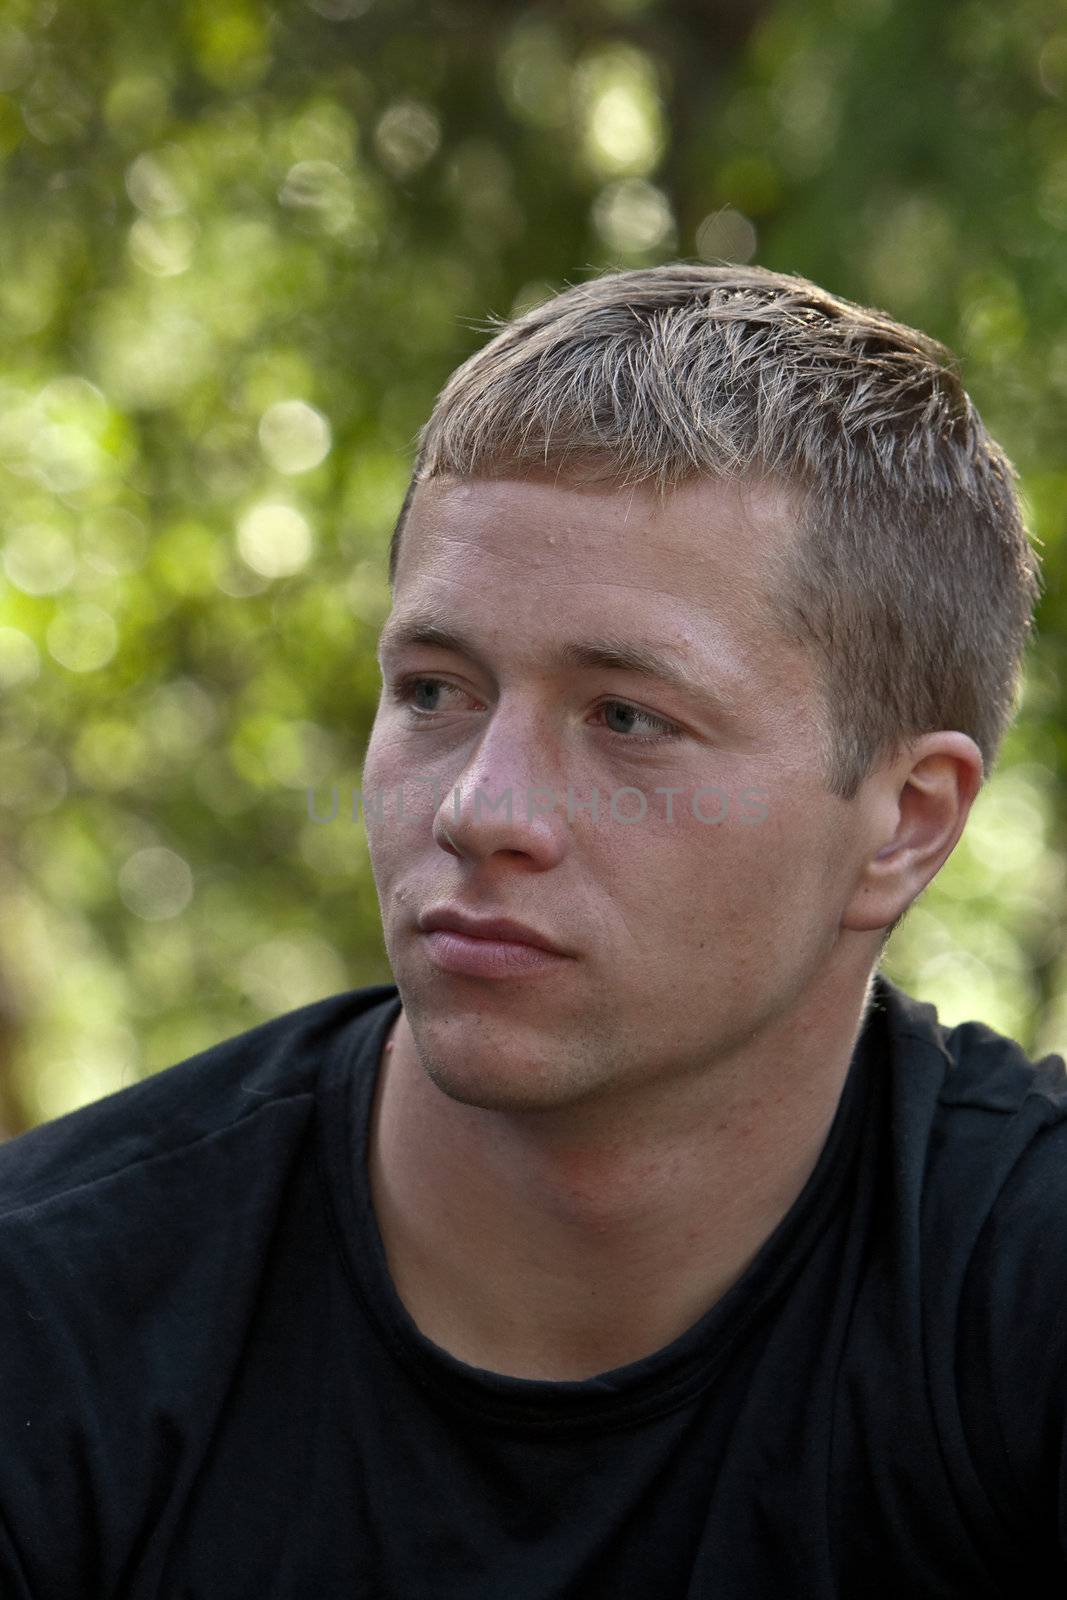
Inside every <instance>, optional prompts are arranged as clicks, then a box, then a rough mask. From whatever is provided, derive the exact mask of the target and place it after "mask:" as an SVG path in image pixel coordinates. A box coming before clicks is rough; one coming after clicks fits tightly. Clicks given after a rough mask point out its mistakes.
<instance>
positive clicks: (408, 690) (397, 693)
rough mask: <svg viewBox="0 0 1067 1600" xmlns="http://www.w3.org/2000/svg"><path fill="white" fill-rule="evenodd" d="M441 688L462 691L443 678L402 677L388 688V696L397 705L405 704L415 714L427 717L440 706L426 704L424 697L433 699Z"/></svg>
mask: <svg viewBox="0 0 1067 1600" xmlns="http://www.w3.org/2000/svg"><path fill="white" fill-rule="evenodd" d="M441 689H452V690H453V691H454V692H455V693H456V694H460V693H461V692H462V691H461V690H459V689H456V687H455V685H454V684H451V683H446V682H445V681H444V679H443V678H426V677H422V678H403V679H401V681H400V682H399V683H396V684H394V685H393V687H392V688H391V689H390V691H389V694H390V698H391V699H392V700H394V701H395V702H396V703H397V704H398V705H404V706H407V707H408V709H409V710H410V711H412V712H413V713H414V714H415V715H416V716H421V717H429V716H432V715H433V714H434V712H435V711H439V710H440V709H441V708H440V706H438V705H436V704H431V705H427V704H425V699H426V698H429V699H431V700H432V699H433V697H434V695H436V694H437V692H438V691H439V690H441Z"/></svg>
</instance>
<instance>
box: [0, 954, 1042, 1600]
mask: <svg viewBox="0 0 1067 1600" xmlns="http://www.w3.org/2000/svg"><path fill="white" fill-rule="evenodd" d="M399 1005H400V1002H399V999H398V996H397V991H396V990H395V988H392V987H389V986H379V987H375V988H370V989H362V990H356V991H352V992H350V993H346V994H341V995H336V996H333V997H331V998H330V999H327V1000H323V1001H320V1002H317V1003H316V1004H314V1005H310V1006H304V1007H302V1008H301V1009H300V1010H298V1011H293V1012H290V1013H288V1014H287V1015H285V1016H282V1017H278V1018H276V1019H275V1020H273V1021H271V1022H267V1023H265V1024H262V1025H261V1026H259V1027H257V1028H254V1029H252V1030H251V1031H250V1032H248V1033H245V1034H243V1035H241V1036H240V1037H239V1038H235V1039H230V1040H227V1041H225V1042H224V1043H221V1044H219V1045H217V1046H215V1047H214V1048H212V1049H210V1050H207V1051H205V1052H203V1053H202V1054H200V1055H198V1056H195V1057H193V1058H191V1059H190V1060H188V1061H185V1062H182V1063H180V1064H179V1065H177V1066H175V1067H171V1068H169V1069H167V1070H166V1071H164V1072H161V1073H157V1074H156V1075H155V1076H153V1077H151V1078H148V1079H146V1080H145V1081H144V1082H142V1083H138V1084H134V1085H132V1086H130V1087H128V1088H125V1089H122V1090H120V1091H119V1092H118V1093H116V1094H113V1095H110V1096H108V1097H107V1098H106V1099H103V1100H100V1101H98V1102H96V1103H95V1104H94V1105H91V1106H87V1107H85V1108H83V1109H81V1110H79V1111H76V1112H73V1113H72V1114H70V1115H69V1116H65V1117H61V1118H59V1119H57V1120H56V1121H54V1122H51V1123H48V1124H45V1125H44V1126H42V1127H40V1128H37V1129H34V1130H33V1131H32V1132H30V1133H27V1134H23V1135H22V1136H21V1137H20V1138H18V1139H15V1140H13V1141H11V1142H10V1143H9V1144H7V1145H6V1146H4V1147H3V1148H2V1149H0V1290H2V1292H0V1595H2V1597H3V1600H28V1597H30V1596H32V1597H33V1600H112V1597H114V1600H118V1597H122V1600H156V1597H160V1600H272V1597H278V1600H334V1597H337V1600H340V1597H342V1596H343V1597H345V1600H356V1597H371V1596H375V1597H378V1596H381V1597H390V1600H623V1597H625V1600H641V1597H645V1596H648V1597H649V1600H681V1597H683V1596H686V1597H697V1596H699V1597H715V1600H763V1597H768V1600H772V1597H773V1600H787V1597H788V1600H794V1597H797V1600H800V1597H802V1600H830V1597H857V1600H860V1597H862V1600H870V1597H872V1596H886V1597H889V1596H892V1597H893V1600H905V1597H906V1600H916V1597H929V1596H958V1597H966V1600H984V1597H986V1596H994V1595H996V1596H1011V1597H1012V1600H1016V1597H1018V1596H1026V1597H1027V1600H1041V1597H1044V1596H1050V1597H1051V1596H1053V1595H1055V1596H1057V1600H1060V1597H1062V1595H1063V1594H1064V1592H1065V1577H1067V1559H1065V1552H1067V1448H1065V1441H1067V1416H1065V1410H1067V1312H1065V1309H1064V1301H1065V1288H1067V1076H1065V1071H1064V1066H1063V1062H1062V1061H1061V1060H1060V1059H1059V1058H1058V1057H1048V1058H1046V1059H1045V1060H1044V1061H1043V1062H1040V1063H1038V1064H1037V1065H1036V1066H1034V1065H1032V1064H1031V1063H1030V1062H1029V1061H1028V1060H1027V1059H1026V1057H1025V1056H1024V1055H1023V1053H1022V1052H1021V1050H1020V1049H1019V1048H1018V1046H1017V1045H1015V1044H1013V1043H1012V1042H1011V1041H1010V1040H1007V1039H1005V1038H1002V1037H1001V1036H999V1035H997V1034H995V1033H993V1032H991V1031H990V1030H989V1029H987V1028H985V1027H983V1026H981V1025H979V1024H975V1023H968V1024H966V1025H964V1026H962V1027H958V1028H955V1029H951V1030H950V1029H948V1028H945V1027H942V1026H940V1025H939V1024H938V1022H937V1019H936V1014H935V1012H934V1011H933V1009H932V1008H931V1007H929V1006H925V1005H922V1004H919V1003H917V1002H915V1001H913V1000H911V999H909V998H908V997H907V996H905V995H903V994H902V993H901V992H900V991H899V990H897V989H895V988H894V987H893V986H892V985H891V984H889V983H888V982H887V981H886V980H885V979H884V978H882V977H879V978H877V979H876V983H875V989H874V997H873V1002H872V1005H871V1008H870V1010H869V1013H868V1015H867V1019H866V1022H865V1026H864V1030H863V1033H862V1035H861V1038H860V1042H859V1044H858V1046H857V1049H856V1052H855V1055H854V1058H853V1062H852V1065H851V1068H850V1071H849V1076H848V1079H847V1082H846V1086H845V1089H844V1093H843V1095H842V1098H841V1101H840V1104H839V1107H838V1110H837V1113H836V1116H835V1119H834V1122H833V1126H832V1128H831V1131H830V1134H829V1137H828V1139H827V1142H826V1144H825V1146H824V1148H823V1150H822V1153H821V1156H820V1159H819V1161H818V1163H817V1165H816V1168H815V1170H814V1172H813V1173H812V1175H811V1177H810V1179H809V1181H808V1183H807V1185H806V1186H805V1188H804V1190H803V1192H802V1193H801V1195H800V1196H799V1198H798V1199H797V1201H796V1203H795V1204H794V1205H793V1206H792V1207H791V1209H790V1210H789V1212H788V1214H787V1215H786V1216H785V1217H784V1219H783V1220H782V1222H781V1223H780V1224H779V1226H778V1227H777V1228H776V1229H775V1230H774V1232H773V1233H772V1234H771V1235H770V1237H769V1238H768V1239H767V1240H766V1242H765V1244H764V1245H763V1247H762V1249H761V1250H760V1251H759V1253H758V1254H757V1256H756V1257H755V1259H754V1260H753V1261H752V1263H751V1264H750V1266H749V1267H748V1269H747V1270H746V1271H745V1273H744V1274H743V1276H742V1277H741V1278H740V1279H739V1280H738V1282H737V1283H736V1284H735V1285H734V1287H733V1288H732V1289H731V1290H730V1291H729V1292H728V1293H727V1294H726V1295H725V1296H724V1297H723V1298H722V1299H720V1300H719V1302H718V1303H717V1304H716V1305H714V1306H713V1307H712V1308H711V1310H709V1311H708V1312H707V1314H706V1315H705V1316H703V1317H702V1318H701V1319H700V1320H699V1321H698V1322H697V1323H696V1324H695V1325H694V1326H693V1327H691V1328H690V1329H689V1330H688V1331H687V1332H685V1333H684V1334H682V1335H681V1337H680V1338H678V1339H676V1340H675V1341H674V1342H673V1343H671V1344H670V1345H668V1346H666V1347H665V1348H664V1349H662V1350H660V1351H658V1352H657V1353H656V1354H654V1355H652V1356H649V1357H648V1358H646V1359H644V1360H641V1361H637V1362H634V1363H632V1364H630V1365H627V1366H624V1367H620V1368H617V1369H615V1370H614V1371H611V1372H606V1373H603V1374H601V1375H600V1376H598V1377H594V1378H590V1379H587V1380H583V1381H580V1382H549V1381H543V1380H539V1379H528V1378H516V1377H511V1376H505V1375H501V1374H494V1373H490V1372H485V1371H483V1370H481V1369H478V1368H474V1367H471V1366H468V1365H467V1364H465V1363H464V1362H462V1361H459V1360H457V1359H456V1358H455V1357H453V1356H451V1355H449V1354H448V1352H446V1351H444V1350H442V1349H441V1348H440V1347H438V1346H437V1345H435V1344H433V1343H432V1342H431V1341H430V1340H428V1339H427V1338H425V1337H424V1336H423V1335H422V1334H421V1333H420V1332H419V1330H418V1329H417V1327H416V1326H415V1324H414V1322H413V1321H412V1319H411V1318H410V1316H409V1315H408V1314H407V1312H406V1311H405V1309H404V1307H403V1305H402V1303H401V1301H400V1299H399V1297H398V1296H397V1294H396V1291H395V1289H394V1287H393V1284H392V1281H391V1279H390V1277H389V1273H388V1268H387V1265H386V1261H385V1256H384V1252H383V1248H382V1243H381V1237H380V1234H379V1232H378V1228H377V1224H376V1221H375V1217H374V1211H373V1207H372V1203H371V1197H370V1188H369V1180H368V1175H367V1164H366V1140H367V1130H368V1120H369V1112H370V1107H371V1099H372V1093H373V1088H374V1081H375V1076H376V1072H377V1069H378V1062H379V1058H380V1051H381V1046H382V1043H383V1041H384V1039H385V1036H386V1033H387V1030H388V1028H389V1026H390V1024H391V1023H392V1021H393V1020H394V1018H395V1017H396V1015H397V1013H398V1010H399Z"/></svg>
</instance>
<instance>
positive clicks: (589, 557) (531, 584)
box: [396, 474, 793, 639]
mask: <svg viewBox="0 0 1067 1600" xmlns="http://www.w3.org/2000/svg"><path fill="white" fill-rule="evenodd" d="M790 509H791V507H790V502H789V499H788V497H787V495H786V493H785V492H783V491H782V490H781V489H780V488H779V486H777V485H775V484H771V483H767V484H764V483H752V482H747V481H735V482H730V483H721V482H719V481H715V480H709V479H699V480H692V481H690V482H687V483H685V484H682V485H680V486H679V487H678V488H676V489H674V490H672V491H671V492H670V493H669V494H668V495H667V496H666V498H665V499H662V500H661V499H660V498H659V497H658V496H657V495H656V494H655V493H654V491H653V490H652V488H651V487H650V486H648V485H637V486H630V487H626V488H623V487H619V486H616V485H612V484H598V485H588V484H572V483H570V482H569V481H566V480H561V479H558V478H557V477H555V476H552V475H536V474H535V475H532V476H530V477H523V478H521V479H519V478H514V479H506V478H493V479H457V478H435V479H432V480H430V481H429V482H427V483H423V484H420V485H419V487H418V489H417V491H416V493H415V495H414V496H413V497H412V502H411V507H410V511H409V517H408V522H407V525H406V527H405V531H404V536H403V539H402V541H401V550H400V562H399V564H398V569H397V594H396V599H397V601H398V603H399V601H400V599H401V596H402V595H406V596H410V598H412V599H415V598H416V596H417V594H418V592H419V591H421V590H424V586H425V581H427V580H428V581H429V582H430V584H431V587H432V588H433V589H434V590H436V588H437V585H438V582H439V580H440V579H442V578H444V579H445V580H446V581H448V580H450V579H451V578H452V577H453V576H454V577H455V579H456V581H458V582H460V583H462V584H464V585H465V586H466V585H471V586H472V587H473V588H474V589H482V588H483V587H484V589H485V590H486V591H489V590H491V589H492V588H493V587H494V586H496V585H498V584H501V585H502V584H507V583H509V582H510V583H514V584H515V585H516V590H515V593H514V596H513V603H514V604H516V605H518V604H523V603H524V601H526V602H530V601H534V602H535V603H540V604H545V605H549V606H552V607H553V608H556V607H559V608H561V609H562V610H566V611H571V610H573V609H574V608H575V607H576V606H577V605H578V604H579V602H580V601H581V599H582V597H583V593H585V594H586V596H587V598H588V601H589V603H590V604H591V605H593V606H594V607H595V608H596V614H597V620H598V621H599V622H611V621H613V620H614V622H615V623H616V624H617V626H618V627H619V628H622V629H623V630H624V631H625V632H626V633H627V634H630V635H632V634H633V633H634V630H635V626H636V628H637V631H638V632H641V631H649V630H650V631H651V633H652V634H653V635H656V636H660V637H668V638H669V637H670V636H671V634H672V633H677V632H680V633H682V634H683V635H684V634H685V633H686V632H687V631H689V630H690V629H695V630H697V632H699V633H701V634H703V633H704V632H705V630H706V629H707V628H708V626H709V625H710V624H714V623H716V622H719V623H722V624H726V623H727V622H730V623H732V626H731V627H728V629H727V631H730V632H736V631H737V630H739V629H740V630H742V631H744V632H745V633H746V634H749V635H752V636H756V635H758V636H760V638H761V639H762V638H764V637H765V636H766V634H767V633H768V632H773V633H777V632H778V630H779V621H778V616H779V614H778V609H777V607H776V605H775V603H774V596H775V595H777V594H780V593H781V592H782V584H783V580H784V578H785V575H786V567H787V561H788V551H789V548H790V545H791V540H792V537H793V527H792V526H791V518H790V515H789V513H790ZM420 579H422V580H423V581H422V582H420ZM520 586H521V587H520ZM581 631H582V632H583V633H586V632H588V631H589V629H588V627H587V626H585V625H583V627H582V629H581ZM595 631H597V632H599V631H600V629H599V628H597V629H596V630H595Z"/></svg>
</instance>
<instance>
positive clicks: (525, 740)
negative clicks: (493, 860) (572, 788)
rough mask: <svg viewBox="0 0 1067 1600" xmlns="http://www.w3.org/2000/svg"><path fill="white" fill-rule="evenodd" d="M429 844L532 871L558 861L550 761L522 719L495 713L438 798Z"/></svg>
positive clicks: (562, 834) (557, 803) (560, 818)
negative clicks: (512, 859) (500, 857)
mask: <svg viewBox="0 0 1067 1600" xmlns="http://www.w3.org/2000/svg"><path fill="white" fill-rule="evenodd" d="M433 832H434V838H435V839H436V840H437V843H438V844H439V845H440V846H441V848H442V849H443V850H449V851H450V852H451V853H452V854H455V855H459V856H465V857H468V858H469V859H471V860H480V859H483V858H485V857H487V856H490V855H494V854H496V853H497V852H500V851H503V852H507V853H509V854H512V855H520V856H526V857H528V858H529V859H530V861H531V862H532V863H534V864H536V865H538V866H541V867H542V868H544V867H550V866H552V865H554V864H555V862H556V861H558V860H559V859H560V857H561V856H562V854H563V851H564V850H565V848H566V840H567V836H568V818H567V796H566V791H565V786H563V785H562V782H561V775H560V770H559V761H558V759H553V758H552V754H551V749H550V742H549V740H548V739H547V738H546V737H545V736H544V735H543V734H540V735H539V734H538V730H537V729H536V727H535V726H534V725H533V722H532V719H531V718H530V717H529V715H523V714H522V713H520V712H513V713H511V714H510V715H509V716H508V717H507V719H506V720H505V719H504V718H503V716H502V715H501V713H499V712H498V713H497V714H496V716H495V717H494V719H493V721H492V722H491V723H490V725H489V726H488V727H487V728H486V730H485V732H484V733H483V736H482V738H481V739H480V741H479V743H478V748H477V750H476V751H475V752H474V754H473V755H472V756H471V759H470V760H469V761H468V763H467V765H466V766H465V767H464V769H463V771H462V772H461V773H460V774H459V776H458V777H457V778H456V780H455V782H454V783H453V785H452V787H451V789H450V790H449V792H448V793H447V794H445V795H444V796H443V797H442V801H441V804H440V806H439V807H438V809H437V812H436V814H435V816H434V825H433Z"/></svg>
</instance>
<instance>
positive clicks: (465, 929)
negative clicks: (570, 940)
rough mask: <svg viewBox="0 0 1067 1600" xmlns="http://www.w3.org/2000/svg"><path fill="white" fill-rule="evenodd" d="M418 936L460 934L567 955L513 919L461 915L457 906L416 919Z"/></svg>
mask: <svg viewBox="0 0 1067 1600" xmlns="http://www.w3.org/2000/svg"><path fill="white" fill-rule="evenodd" d="M419 929H420V931H421V932H422V933H435V932H446V933H456V934H461V935H462V936H463V937H464V938H466V939H488V940H493V941H495V942H496V943H498V944H519V945H528V946H531V947H532V948H533V949H535V950H547V951H549V952H550V953H551V954H553V955H557V956H563V955H566V954H567V953H568V952H567V951H566V950H564V949H563V947H562V946H561V945H559V944H557V943H556V942H555V940H553V939H550V938H549V937H548V935H547V934H543V933H540V932H539V931H538V930H537V929H536V928H531V927H528V926H527V924H526V923H524V922H516V921H515V919H514V918H513V917H483V916H478V915H476V914H475V913H472V912H469V911H464V910H463V909H462V908H461V907H459V906H448V905H443V906H435V907H433V908H432V909H431V910H429V911H425V912H423V914H422V916H421V917H420V918H419Z"/></svg>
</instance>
